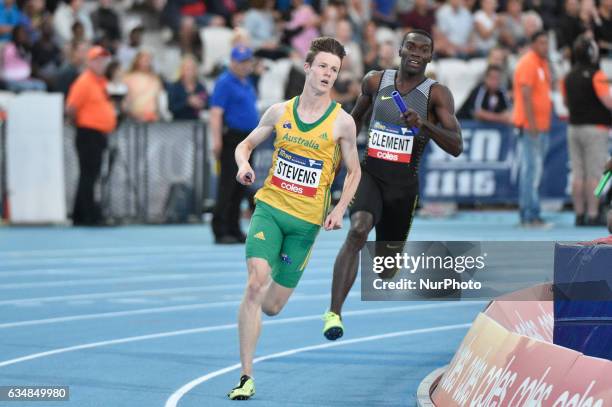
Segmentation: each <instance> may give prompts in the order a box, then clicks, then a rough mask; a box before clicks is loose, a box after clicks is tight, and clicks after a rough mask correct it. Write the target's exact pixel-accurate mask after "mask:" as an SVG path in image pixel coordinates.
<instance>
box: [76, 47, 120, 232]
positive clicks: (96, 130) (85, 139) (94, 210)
mask: <svg viewBox="0 0 612 407" xmlns="http://www.w3.org/2000/svg"><path fill="white" fill-rule="evenodd" d="M109 62H110V54H109V52H108V51H107V50H106V49H104V48H102V47H100V46H95V47H92V48H91V49H89V51H87V69H86V70H85V71H84V72H83V73H82V74H81V75H79V77H78V78H77V79H76V81H75V82H74V83H73V84H72V86H71V87H70V90H69V92H68V98H67V100H66V115H67V116H68V117H69V119H71V120H72V121H73V122H74V124H75V125H76V150H77V155H78V157H79V170H80V171H79V184H78V187H77V193H76V198H75V201H74V210H73V212H72V222H73V224H74V225H85V226H94V225H99V224H101V223H102V211H101V209H100V206H99V204H98V203H97V202H96V201H95V197H94V187H95V184H96V182H97V181H98V178H100V172H101V169H102V154H103V153H104V150H105V149H106V146H107V136H108V134H109V133H111V132H112V131H113V130H114V129H115V126H116V125H117V116H116V113H115V108H114V106H113V103H112V101H111V99H110V98H109V96H108V94H107V92H106V78H105V76H104V71H105V69H106V66H107V65H108V63H109Z"/></svg>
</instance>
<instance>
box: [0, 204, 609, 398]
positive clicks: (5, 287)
mask: <svg viewBox="0 0 612 407" xmlns="http://www.w3.org/2000/svg"><path fill="white" fill-rule="evenodd" d="M516 219H517V216H516V213H515V212H461V213H460V214H459V215H457V216H455V217H453V218H450V219H421V218H417V219H416V221H415V223H414V225H413V231H412V233H411V240H565V241H568V240H591V239H594V238H597V237H602V236H605V235H606V231H605V229H604V228H603V227H600V228H580V229H578V228H574V227H573V216H572V215H571V214H570V213H560V214H559V213H555V214H548V219H549V220H551V221H553V222H555V224H556V225H555V227H553V228H552V229H549V230H525V229H520V228H518V227H517V226H516ZM347 226H348V224H347V223H345V229H343V230H340V231H334V232H321V234H320V235H319V239H318V241H317V243H316V245H315V248H314V252H313V257H312V260H311V262H310V264H309V267H308V268H307V270H306V273H305V274H304V277H303V279H302V281H301V283H300V285H299V286H298V288H297V290H296V292H295V293H294V296H293V297H292V298H291V299H290V300H289V303H288V305H287V306H286V308H285V309H284V310H283V311H282V312H281V314H280V315H279V316H277V317H274V318H267V317H265V318H264V326H263V331H262V336H261V339H260V342H259V345H258V349H257V355H256V356H257V357H258V358H260V359H259V360H258V362H257V364H256V365H255V379H256V386H257V393H256V395H255V397H254V398H253V399H252V400H250V401H249V402H248V403H249V406H412V405H414V402H415V392H416V388H417V386H418V383H419V382H420V380H421V379H422V378H423V377H425V376H426V375H427V374H428V373H429V372H431V371H432V370H434V369H435V368H437V367H440V366H442V365H444V364H446V363H448V361H449V360H450V358H451V357H452V355H453V354H454V351H455V349H456V347H457V345H458V344H459V342H460V341H461V339H462V338H463V336H464V335H465V333H466V331H467V329H468V327H469V325H470V323H471V322H472V321H473V319H474V317H475V316H476V315H477V313H478V312H479V311H480V310H482V309H483V306H484V303H483V302H436V303H434V302H362V301H360V297H359V280H358V281H357V284H356V286H355V288H354V289H353V292H352V293H351V296H350V297H349V299H348V301H347V303H346V305H345V308H344V321H345V327H346V332H345V336H344V338H342V339H340V340H338V341H336V342H329V341H327V340H325V339H324V338H323V336H322V334H321V328H322V321H321V315H322V314H323V312H324V311H325V309H326V307H327V306H328V303H329V289H330V285H331V269H332V265H333V261H334V257H335V255H336V253H337V250H338V248H339V247H340V245H341V243H342V240H343V238H344V236H345V234H346V227H347ZM245 276H246V272H245V265H244V255H243V247H242V246H215V245H213V244H212V236H211V232H210V228H209V227H208V225H189V226H126V227H116V228H103V229H92V228H63V227H3V228H0V386H6V385H67V386H70V401H68V402H58V403H48V402H47V403H38V404H36V403H35V404H36V405H54V406H55V405H57V406H64V405H66V406H78V407H93V406H112V407H120V406H126V407H127V406H129V407H140V406H146V407H150V406H165V407H173V406H176V405H178V406H181V407H188V406H222V405H230V404H232V403H235V402H231V401H229V400H227V399H226V396H225V394H226V393H227V391H228V390H229V389H230V388H231V387H233V386H234V385H235V384H236V382H237V381H238V375H239V366H238V365H237V363H238V362H239V356H238V344H237V330H236V325H235V324H236V314H237V309H238V304H239V302H240V299H241V296H242V290H243V287H244V283H245ZM0 405H8V406H12V407H17V406H30V405H32V403H26V402H16V401H15V402H10V403H3V402H0Z"/></svg>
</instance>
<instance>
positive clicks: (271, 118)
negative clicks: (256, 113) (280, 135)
mask: <svg viewBox="0 0 612 407" xmlns="http://www.w3.org/2000/svg"><path fill="white" fill-rule="evenodd" d="M284 108H285V102H283V103H276V104H274V105H272V106H270V107H269V108H268V110H266V112H265V113H264V114H263V116H262V117H261V119H260V120H259V124H258V125H257V127H256V128H255V129H254V130H253V131H252V132H251V133H250V134H249V135H248V136H247V138H245V139H244V140H242V142H241V143H240V144H238V147H236V151H235V152H234V158H235V159H236V164H237V165H238V174H236V181H238V182H239V183H241V184H242V185H251V184H252V183H253V182H254V181H255V172H254V171H253V169H252V168H251V164H249V158H250V157H251V153H253V150H254V149H255V147H257V146H258V145H259V144H261V143H262V142H263V141H264V140H265V139H267V138H268V137H270V134H272V130H274V125H275V124H276V122H277V121H278V119H279V118H280V117H281V115H282V114H283V110H284Z"/></svg>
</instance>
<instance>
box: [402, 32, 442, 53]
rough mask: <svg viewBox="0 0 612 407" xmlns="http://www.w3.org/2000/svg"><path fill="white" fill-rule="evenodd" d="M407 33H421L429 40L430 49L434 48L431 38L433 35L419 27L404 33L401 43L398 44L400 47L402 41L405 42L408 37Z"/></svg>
mask: <svg viewBox="0 0 612 407" xmlns="http://www.w3.org/2000/svg"><path fill="white" fill-rule="evenodd" d="M409 34H420V35H423V36H425V37H427V38H429V41H431V50H432V52H433V49H434V39H433V36H432V35H431V33H429V32H427V31H425V30H421V29H415V30H410V31H408V32H407V33H406V34H404V37H403V38H402V43H401V44H400V46H401V47H403V46H404V43H405V42H406V38H408V35H409Z"/></svg>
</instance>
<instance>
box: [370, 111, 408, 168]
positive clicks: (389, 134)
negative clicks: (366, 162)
mask: <svg viewBox="0 0 612 407" xmlns="http://www.w3.org/2000/svg"><path fill="white" fill-rule="evenodd" d="M413 144H414V134H412V131H411V130H410V129H408V128H406V127H401V126H397V125H394V124H388V123H382V122H379V121H375V122H374V125H373V126H372V128H371V129H370V138H369V140H368V157H373V158H378V159H381V160H385V161H392V162H398V163H409V162H410V160H411V157H412V146H413Z"/></svg>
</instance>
